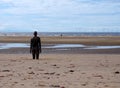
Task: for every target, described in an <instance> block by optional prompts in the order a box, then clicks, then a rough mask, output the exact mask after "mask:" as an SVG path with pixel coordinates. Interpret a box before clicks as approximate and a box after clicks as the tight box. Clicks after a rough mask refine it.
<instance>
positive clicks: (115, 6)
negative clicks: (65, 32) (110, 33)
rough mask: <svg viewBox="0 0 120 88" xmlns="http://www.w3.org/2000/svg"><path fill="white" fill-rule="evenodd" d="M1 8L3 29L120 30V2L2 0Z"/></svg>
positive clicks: (108, 0)
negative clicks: (88, 28)
mask: <svg viewBox="0 0 120 88" xmlns="http://www.w3.org/2000/svg"><path fill="white" fill-rule="evenodd" d="M0 5H2V6H0V15H1V16H0V19H1V20H0V23H2V24H3V25H4V26H1V27H0V28H1V29H6V28H16V29H17V28H18V29H19V28H23V27H24V28H23V29H25V28H26V29H30V30H32V28H36V25H37V28H38V27H39V28H44V29H46V30H47V29H59V30H60V29H62V28H63V29H70V28H71V30H72V29H74V28H80V27H83V28H84V27H94V26H97V27H101V29H102V27H104V26H110V27H111V28H115V26H120V25H119V20H120V18H119V16H120V11H119V9H120V2H119V0H0ZM3 7H4V8H3ZM6 24H9V25H6ZM117 28H119V27H117ZM86 30H87V29H86ZM96 30H97V29H96ZM109 30H110V28H109Z"/></svg>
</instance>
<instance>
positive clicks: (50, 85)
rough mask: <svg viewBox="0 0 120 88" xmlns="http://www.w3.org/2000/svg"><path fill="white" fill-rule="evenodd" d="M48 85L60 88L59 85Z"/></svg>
mask: <svg viewBox="0 0 120 88" xmlns="http://www.w3.org/2000/svg"><path fill="white" fill-rule="evenodd" d="M50 87H55V88H60V85H50Z"/></svg>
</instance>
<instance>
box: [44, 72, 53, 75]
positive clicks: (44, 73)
mask: <svg viewBox="0 0 120 88" xmlns="http://www.w3.org/2000/svg"><path fill="white" fill-rule="evenodd" d="M44 74H45V75H54V74H55V72H51V73H44Z"/></svg>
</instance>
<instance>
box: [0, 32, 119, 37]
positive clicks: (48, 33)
mask: <svg viewBox="0 0 120 88" xmlns="http://www.w3.org/2000/svg"><path fill="white" fill-rule="evenodd" d="M38 35H39V36H120V32H38ZM0 36H33V32H0Z"/></svg>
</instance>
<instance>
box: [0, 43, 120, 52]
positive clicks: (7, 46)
mask: <svg viewBox="0 0 120 88" xmlns="http://www.w3.org/2000/svg"><path fill="white" fill-rule="evenodd" d="M29 47H30V45H29V44H26V43H0V49H10V48H29ZM42 48H49V49H59V50H67V49H69V48H83V49H117V48H120V46H118V45H116V46H87V45H83V44H56V45H42Z"/></svg>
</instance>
